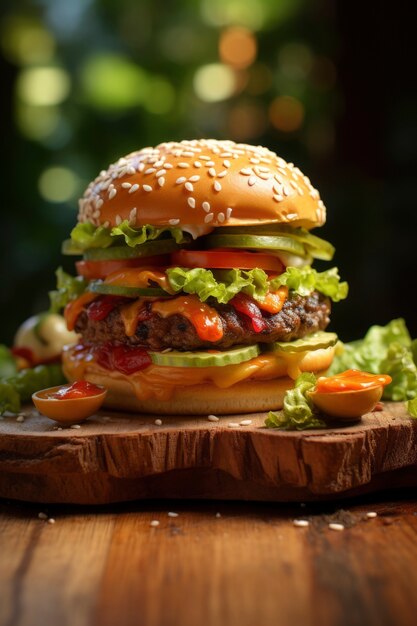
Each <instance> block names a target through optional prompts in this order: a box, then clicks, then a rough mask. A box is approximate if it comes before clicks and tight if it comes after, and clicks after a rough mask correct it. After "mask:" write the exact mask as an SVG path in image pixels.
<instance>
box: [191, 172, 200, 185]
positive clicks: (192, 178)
mask: <svg viewBox="0 0 417 626" xmlns="http://www.w3.org/2000/svg"><path fill="white" fill-rule="evenodd" d="M188 180H189V181H190V182H191V183H196V182H197V181H199V180H200V176H198V175H197V174H195V175H194V176H190V178H189V179H188Z"/></svg>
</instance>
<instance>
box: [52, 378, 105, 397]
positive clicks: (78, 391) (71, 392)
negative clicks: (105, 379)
mask: <svg viewBox="0 0 417 626" xmlns="http://www.w3.org/2000/svg"><path fill="white" fill-rule="evenodd" d="M102 392H103V387H98V386H97V385H94V384H93V383H89V382H88V381H86V380H77V381H76V382H75V383H72V385H66V386H65V387H61V389H59V391H56V392H55V393H53V394H51V395H50V396H49V397H50V398H54V399H55V400H72V399H74V398H87V397H89V396H97V395H98V394H99V393H102Z"/></svg>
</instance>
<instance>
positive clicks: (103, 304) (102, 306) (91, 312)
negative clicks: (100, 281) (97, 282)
mask: <svg viewBox="0 0 417 626" xmlns="http://www.w3.org/2000/svg"><path fill="white" fill-rule="evenodd" d="M128 301H129V300H128V299H127V298H123V297H122V296H101V297H100V298H97V300H94V301H93V302H92V303H91V304H90V305H89V306H88V309H87V315H88V318H89V319H90V320H93V321H94V322H100V321H101V320H104V319H106V317H107V316H108V315H109V313H111V312H112V311H113V309H115V308H116V307H118V306H119V304H122V303H123V302H128Z"/></svg>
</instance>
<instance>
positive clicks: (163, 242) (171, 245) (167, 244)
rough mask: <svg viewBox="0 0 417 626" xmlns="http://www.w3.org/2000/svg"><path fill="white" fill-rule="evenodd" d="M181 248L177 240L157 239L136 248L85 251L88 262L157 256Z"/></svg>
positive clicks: (114, 247) (121, 247) (124, 247)
mask: <svg viewBox="0 0 417 626" xmlns="http://www.w3.org/2000/svg"><path fill="white" fill-rule="evenodd" d="M178 248H180V246H179V245H178V244H177V243H176V242H175V239H159V240H158V239H155V240H154V241H147V242H146V243H142V244H140V245H139V246H136V247H135V248H129V246H110V247H109V248H90V249H89V250H85V252H84V259H85V260H86V261H113V260H117V259H135V258H138V257H146V256H156V255H159V254H168V253H169V252H173V251H174V250H178Z"/></svg>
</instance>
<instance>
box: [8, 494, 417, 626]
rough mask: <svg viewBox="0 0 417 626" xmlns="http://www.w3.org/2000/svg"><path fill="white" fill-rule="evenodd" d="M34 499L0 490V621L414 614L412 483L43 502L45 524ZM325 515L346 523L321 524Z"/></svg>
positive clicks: (221, 621)
mask: <svg viewBox="0 0 417 626" xmlns="http://www.w3.org/2000/svg"><path fill="white" fill-rule="evenodd" d="M391 497H392V498H393V496H391ZM40 510H41V507H39V506H34V505H29V504H25V505H23V504H16V503H15V504H11V503H8V504H7V503H5V502H3V503H1V502H0V555H1V557H0V626H41V625H49V624H59V625H62V626H114V625H116V624H117V626H178V625H179V624H181V626H196V625H197V624H198V625H201V626H253V625H254V624H259V625H260V626H294V625H302V626H335V625H336V624H337V626H363V625H365V624H366V626H393V625H394V624H395V625H396V626H414V625H415V615H416V612H417V594H416V593H415V588H416V584H417V573H416V567H415V564H416V562H417V541H416V537H417V505H416V501H415V498H414V495H413V494H412V493H409V494H404V493H402V494H399V495H398V496H397V499H391V500H388V499H387V497H386V496H385V499H384V500H377V499H376V498H375V497H374V500H373V502H370V501H368V502H364V501H363V500H361V501H356V502H350V503H349V505H348V506H347V507H346V503H344V508H343V509H340V508H339V507H338V506H335V505H334V504H332V503H325V504H323V503H310V504H307V505H306V506H304V507H301V506H300V505H296V504H287V505H275V504H265V503H264V504H260V503H252V504H249V503H246V504H241V503H230V502H222V503H195V502H189V503H186V502H182V503H176V504H173V503H172V502H171V503H167V502H166V503H161V502H154V503H152V504H150V503H147V504H146V503H130V504H128V503H127V504H124V505H112V506H111V507H110V506H107V507H99V508H95V509H94V513H92V510H91V509H86V508H77V507H63V506H59V505H51V506H49V507H47V513H48V514H49V515H51V516H53V517H54V518H55V520H56V523H55V524H53V525H50V524H48V523H47V522H46V521H43V520H40V519H38V517H37V516H38V512H39V511H40ZM42 510H45V508H43V509H42ZM170 510H174V511H175V512H177V513H178V514H179V515H178V517H176V518H171V517H168V515H167V513H168V511H170ZM369 510H375V511H377V512H378V517H377V518H376V519H366V515H365V514H366V512H367V511H369ZM217 511H220V512H221V517H216V512H217ZM299 517H303V518H305V519H307V520H309V522H310V525H309V527H308V528H296V527H294V525H293V519H294V518H299ZM153 519H157V520H159V521H160V525H159V527H157V528H153V527H151V526H150V521H151V520H153ZM335 521H338V522H343V523H344V524H345V530H344V531H342V532H335V531H332V530H329V528H328V524H329V522H335Z"/></svg>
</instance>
